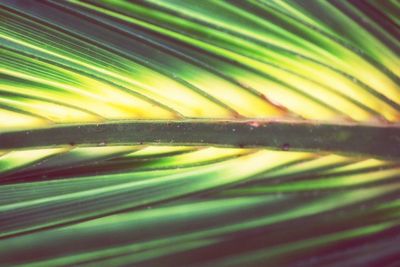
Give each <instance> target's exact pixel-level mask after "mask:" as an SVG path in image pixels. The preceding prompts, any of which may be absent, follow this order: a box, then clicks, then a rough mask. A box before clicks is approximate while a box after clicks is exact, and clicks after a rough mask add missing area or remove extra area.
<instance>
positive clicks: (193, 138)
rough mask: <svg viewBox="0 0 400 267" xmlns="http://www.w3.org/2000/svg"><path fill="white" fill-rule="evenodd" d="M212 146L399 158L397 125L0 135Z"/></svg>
mask: <svg viewBox="0 0 400 267" xmlns="http://www.w3.org/2000/svg"><path fill="white" fill-rule="evenodd" d="M132 144H156V145H211V146H222V147H257V148H269V149H277V150H293V151H316V152H333V153H343V154H352V155H364V156H373V157H381V158H392V159H397V158H400V125H398V124H388V125H383V124H356V123H340V124H338V123H337V124H332V123H321V122H313V121H311V122H310V121H296V120H199V119H193V120H179V121H178V120H177V121H169V120H168V121H162V120H161V121H159V120H156V121H155V120H149V121H146V120H135V121H131V120H123V121H121V120H119V121H109V122H104V123H98V124H95V123H86V124H59V125H57V124H56V125H52V126H48V127H42V128H37V129H17V130H11V131H3V132H0V149H3V150H5V149H31V148H44V147H55V146H63V145H72V146H103V145H132Z"/></svg>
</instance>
